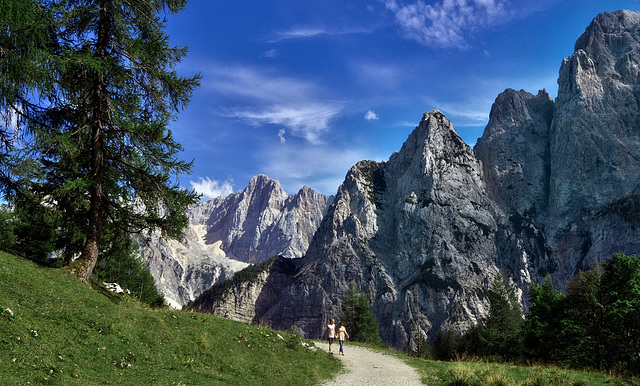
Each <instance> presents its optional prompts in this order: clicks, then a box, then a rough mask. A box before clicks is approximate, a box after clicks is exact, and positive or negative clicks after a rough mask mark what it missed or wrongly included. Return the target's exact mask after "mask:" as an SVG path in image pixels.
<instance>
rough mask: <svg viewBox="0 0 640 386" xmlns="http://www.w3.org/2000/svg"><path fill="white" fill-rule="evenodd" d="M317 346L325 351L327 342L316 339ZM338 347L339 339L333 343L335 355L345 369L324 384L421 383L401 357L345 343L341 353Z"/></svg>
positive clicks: (336, 385)
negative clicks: (344, 372) (344, 371)
mask: <svg viewBox="0 0 640 386" xmlns="http://www.w3.org/2000/svg"><path fill="white" fill-rule="evenodd" d="M316 346H317V347H318V348H319V349H321V350H324V351H325V352H327V350H328V346H327V343H326V342H316ZM339 347H340V345H339V344H338V342H336V343H334V345H333V348H334V352H335V354H334V355H335V356H336V357H337V358H338V359H340V360H342V361H343V362H344V365H345V367H346V370H347V372H346V374H338V375H337V376H336V378H334V379H333V380H331V381H329V382H327V383H323V385H326V386H344V385H403V386H404V385H407V386H411V385H422V383H421V382H420V376H419V375H418V373H417V372H416V371H415V370H414V369H413V368H411V367H410V366H408V365H406V364H405V363H404V362H402V361H401V360H400V359H397V358H394V357H392V356H389V355H385V354H381V353H378V352H375V351H371V350H368V349H366V348H362V347H357V346H352V345H350V344H348V343H346V344H345V348H344V355H339V354H338V349H339ZM327 355H330V354H328V353H327Z"/></svg>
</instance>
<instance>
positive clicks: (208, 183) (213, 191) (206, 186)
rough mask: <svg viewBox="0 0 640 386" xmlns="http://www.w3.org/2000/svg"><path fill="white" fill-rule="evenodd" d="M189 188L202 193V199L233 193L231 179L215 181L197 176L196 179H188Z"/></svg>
mask: <svg viewBox="0 0 640 386" xmlns="http://www.w3.org/2000/svg"><path fill="white" fill-rule="evenodd" d="M189 183H190V184H191V188H192V189H193V190H195V191H196V192H197V193H198V194H201V195H202V198H203V200H211V199H213V198H216V197H220V196H223V197H226V196H228V195H230V194H231V193H233V184H232V181H229V180H227V181H222V182H221V181H216V180H212V179H210V178H209V177H207V178H202V177H200V178H198V181H189Z"/></svg>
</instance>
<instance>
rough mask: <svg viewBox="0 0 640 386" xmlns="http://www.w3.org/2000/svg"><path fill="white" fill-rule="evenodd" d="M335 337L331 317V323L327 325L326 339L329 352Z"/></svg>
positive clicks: (334, 325)
mask: <svg viewBox="0 0 640 386" xmlns="http://www.w3.org/2000/svg"><path fill="white" fill-rule="evenodd" d="M335 338H336V322H335V321H334V320H333V319H331V323H329V324H328V325H327V340H328V341H329V354H333V352H332V351H331V346H332V345H333V340H334V339H335Z"/></svg>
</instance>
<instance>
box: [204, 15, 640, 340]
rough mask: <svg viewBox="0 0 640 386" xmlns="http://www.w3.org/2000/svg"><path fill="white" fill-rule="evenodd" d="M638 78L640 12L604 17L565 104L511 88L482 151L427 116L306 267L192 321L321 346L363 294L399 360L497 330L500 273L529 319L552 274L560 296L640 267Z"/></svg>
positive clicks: (349, 197)
mask: <svg viewBox="0 0 640 386" xmlns="http://www.w3.org/2000/svg"><path fill="white" fill-rule="evenodd" d="M639 72H640V13H637V12H631V11H617V12H613V13H604V14H601V15H599V16H597V17H596V18H595V19H594V20H593V22H592V23H591V25H590V26H589V27H587V28H586V30H585V32H584V34H583V35H582V36H581V37H580V38H579V39H578V41H577V43H576V47H575V52H574V53H573V55H571V56H570V57H568V58H567V59H565V60H564V61H563V63H562V66H561V68H560V73H559V78H558V85H559V91H558V97H557V98H556V101H555V102H554V101H553V100H552V99H551V97H550V96H549V95H548V94H547V93H546V91H544V90H543V91H540V92H538V93H537V95H534V94H530V93H528V92H526V91H524V90H521V91H515V90H510V89H508V90H506V91H505V92H503V93H501V94H500V95H499V96H498V97H497V98H496V101H495V103H494V105H493V107H492V109H491V113H490V119H489V123H488V124H487V127H486V128H485V131H484V134H483V136H482V138H480V139H479V140H478V143H477V145H476V146H475V148H474V149H471V148H470V147H469V146H467V145H466V144H465V143H464V142H463V141H462V140H461V139H460V137H459V136H458V134H457V133H456V131H455V129H454V128H453V126H452V124H451V122H449V120H448V119H447V118H446V117H444V115H443V114H442V113H441V112H440V111H438V110H432V111H429V112H428V113H426V114H425V115H424V116H423V118H422V120H421V122H420V124H419V125H418V126H417V127H416V129H415V130H414V131H413V132H412V133H411V134H410V135H409V137H408V138H407V141H406V142H405V143H404V145H403V146H402V149H401V150H400V151H399V152H397V153H394V154H393V155H392V156H391V157H390V158H389V160H388V161H387V162H382V163H378V162H373V161H361V162H359V163H358V164H356V165H355V166H353V167H352V168H351V169H350V170H349V172H348V173H347V175H346V178H345V181H344V183H343V184H342V185H341V186H340V188H339V190H338V192H337V195H336V197H335V200H334V201H333V203H332V204H331V206H330V208H329V210H328V211H327V214H326V215H325V217H324V219H323V221H322V224H321V225H320V227H319V228H318V231H317V232H316V234H315V236H314V238H313V240H312V242H311V243H310V245H309V249H308V251H307V253H306V256H305V257H303V258H302V259H296V260H283V259H276V260H275V261H274V262H273V263H272V264H271V265H269V266H268V267H265V269H264V272H263V273H262V274H261V275H258V278H256V280H255V281H253V282H248V283H236V284H235V287H233V288H232V290H231V291H229V292H228V293H227V296H222V297H218V298H216V299H215V302H209V303H207V299H204V298H203V299H200V300H197V301H196V302H194V307H196V308H197V309H200V310H208V311H212V309H213V311H214V312H215V308H224V309H225V315H226V316H228V317H230V318H239V315H238V312H236V311H235V310H242V311H241V312H242V313H243V314H244V315H245V318H246V316H247V315H249V316H250V319H251V320H252V321H253V322H256V323H263V324H267V325H271V326H273V327H276V328H280V329H287V328H289V327H291V326H296V327H298V328H300V329H301V330H302V331H303V332H304V333H305V335H306V336H307V337H311V338H317V337H320V336H321V335H322V333H323V326H324V325H325V324H326V322H327V321H328V320H329V319H330V318H332V317H336V316H337V312H338V310H339V308H340V305H341V301H342V298H343V297H344V295H345V293H346V291H347V288H348V286H349V283H351V282H354V283H355V284H356V285H357V286H358V288H359V289H360V290H361V291H363V292H365V293H366V294H367V296H368V297H369V299H370V301H371V304H372V308H373V310H374V313H375V315H376V317H377V319H378V321H379V323H380V332H381V335H382V338H383V340H385V341H386V342H388V343H390V344H392V345H394V346H396V347H400V348H402V347H406V346H407V345H411V344H413V343H415V342H416V339H418V337H420V336H423V337H425V336H426V337H427V339H433V338H434V337H435V335H436V333H437V331H438V330H439V329H454V330H458V331H461V330H465V329H467V328H469V327H470V326H471V325H473V324H474V323H477V321H479V320H481V319H482V318H484V317H485V316H486V314H487V312H488V310H487V306H488V301H487V290H488V288H489V287H490V285H491V283H492V281H493V279H494V278H495V276H496V275H497V274H498V273H501V274H502V275H503V276H505V277H507V278H509V280H510V281H511V282H512V283H513V284H514V285H515V286H517V288H518V289H519V291H520V295H521V300H523V304H524V305H525V306H526V295H527V291H528V288H529V284H530V283H531V282H540V281H542V280H543V278H544V277H545V276H546V275H547V274H549V275H551V278H552V280H553V281H554V283H555V284H556V285H558V286H563V285H564V284H565V283H566V281H567V280H569V279H570V278H571V276H572V275H573V274H575V273H577V271H578V270H580V269H587V268H589V267H590V266H591V265H592V264H593V263H595V262H597V261H604V260H606V259H608V258H609V257H611V256H612V254H613V253H624V254H637V253H640V213H638V210H637V206H634V205H630V203H633V202H634V200H635V201H637V199H638V198H639V197H638V194H639V193H640V78H639V77H638V74H639ZM285 263H286V264H289V265H284V264H285ZM291 263H293V264H294V266H293V267H292V266H291ZM272 274H273V277H272V276H271V275H272ZM283 275H284V276H283ZM283 277H286V279H283ZM249 287H251V288H249ZM249 289H251V290H249ZM237 293H242V297H241V298H240V297H237V296H235V295H234V294H237ZM209 299H210V298H209ZM239 303H241V304H239ZM245 320H246V319H245Z"/></svg>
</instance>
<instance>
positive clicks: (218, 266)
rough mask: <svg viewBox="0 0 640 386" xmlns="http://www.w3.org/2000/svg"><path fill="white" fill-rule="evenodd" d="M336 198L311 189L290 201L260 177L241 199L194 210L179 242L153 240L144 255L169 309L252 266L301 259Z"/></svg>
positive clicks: (231, 197)
mask: <svg viewBox="0 0 640 386" xmlns="http://www.w3.org/2000/svg"><path fill="white" fill-rule="evenodd" d="M331 200H332V197H327V196H324V195H322V194H319V193H317V192H315V191H314V190H312V189H309V188H308V187H304V188H302V189H301V190H300V191H299V192H298V194H295V195H288V194H286V193H285V192H284V190H282V188H281V187H280V183H279V182H278V181H275V180H271V179H269V178H268V177H266V176H264V175H257V176H255V177H254V178H253V179H251V181H250V182H249V185H248V186H247V187H246V188H245V189H244V190H242V191H239V192H238V193H235V194H231V195H229V196H227V197H218V198H215V199H213V200H210V201H208V202H205V203H203V204H199V205H196V206H194V207H192V208H191V209H190V212H189V219H190V224H189V228H188V229H187V231H186V232H185V234H184V235H183V236H182V238H181V239H180V240H166V239H163V238H161V237H160V236H159V235H158V234H154V235H153V236H152V238H151V240H150V242H149V243H148V245H142V246H141V248H140V251H141V254H142V256H143V258H144V259H145V261H146V262H147V266H148V267H149V270H150V271H151V274H152V275H153V277H154V279H155V281H156V284H157V285H158V287H159V289H160V290H161V291H162V292H163V294H164V295H165V297H166V298H167V300H168V301H169V303H170V304H171V305H172V306H173V307H176V308H180V307H182V306H183V305H185V304H187V303H188V302H190V301H193V300H194V299H195V298H196V297H197V296H198V295H200V294H201V293H202V292H203V291H205V290H206V289H208V288H210V287H211V286H212V285H213V284H214V283H216V282H218V281H220V280H223V279H226V278H229V277H231V276H232V275H233V273H234V272H237V271H239V270H240V269H242V268H244V267H246V266H247V265H248V264H249V263H256V262H261V261H265V260H267V259H268V258H270V257H272V256H276V255H280V256H284V257H286V258H298V257H301V256H302V255H303V254H304V252H305V251H306V249H307V248H308V246H309V242H310V240H311V238H312V237H313V235H314V233H315V231H316V230H317V228H318V226H319V225H320V222H321V220H322V217H323V215H324V213H325V212H326V210H327V208H328V205H329V203H330V202H331Z"/></svg>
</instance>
